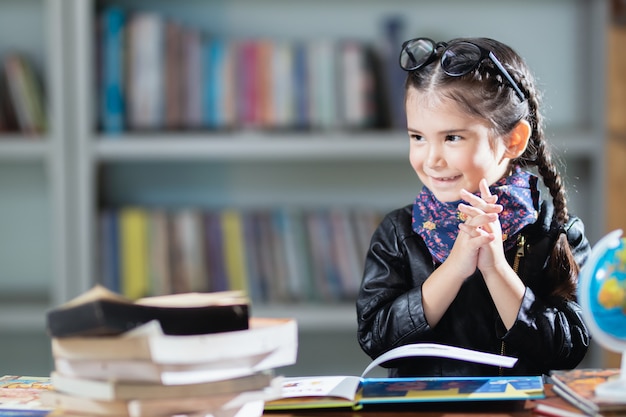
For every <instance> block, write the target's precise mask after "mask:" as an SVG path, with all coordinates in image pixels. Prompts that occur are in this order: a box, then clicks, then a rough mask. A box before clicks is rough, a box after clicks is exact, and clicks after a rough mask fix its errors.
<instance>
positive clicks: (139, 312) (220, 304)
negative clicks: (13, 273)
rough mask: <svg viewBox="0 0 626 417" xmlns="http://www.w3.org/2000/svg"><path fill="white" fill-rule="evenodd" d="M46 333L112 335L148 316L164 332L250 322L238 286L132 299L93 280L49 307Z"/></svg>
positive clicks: (222, 329)
mask: <svg viewBox="0 0 626 417" xmlns="http://www.w3.org/2000/svg"><path fill="white" fill-rule="evenodd" d="M46 318H47V328H48V333H49V334H50V336H51V337H53V338H62V337H76V336H112V335H119V334H121V333H124V332H126V331H128V330H131V329H134V328H136V327H138V326H140V325H142V324H145V323H147V322H149V321H152V320H156V321H158V322H159V324H160V326H161V329H162V331H163V333H165V334H168V335H194V334H208V333H217V332H227V331H234V330H244V329H247V328H248V319H249V300H248V299H247V298H246V297H244V296H243V295H242V294H241V293H240V292H236V291H224V292H214V293H184V294H173V295H165V296H155V297H146V298H141V299H139V300H136V301H132V300H130V299H128V298H126V297H124V296H122V295H120V294H117V293H114V292H112V291H109V290H107V289H106V288H104V287H102V286H99V285H97V286H95V287H94V288H92V289H91V290H90V291H88V292H86V293H85V294H83V295H81V296H79V297H77V298H75V299H74V300H71V301H69V302H68V303H66V304H64V305H61V306H60V307H57V308H55V309H53V310H50V311H49V312H48V313H47V315H46Z"/></svg>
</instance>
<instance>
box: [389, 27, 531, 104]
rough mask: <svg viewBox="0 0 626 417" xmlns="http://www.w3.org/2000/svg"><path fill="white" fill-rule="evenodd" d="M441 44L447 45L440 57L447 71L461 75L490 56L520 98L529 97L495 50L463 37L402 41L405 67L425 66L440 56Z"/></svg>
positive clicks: (409, 68)
mask: <svg viewBox="0 0 626 417" xmlns="http://www.w3.org/2000/svg"><path fill="white" fill-rule="evenodd" d="M440 48H444V49H443V52H442V53H441V59H440V64H441V69H442V70H443V72H444V73H446V74H447V75H449V76H451V77H461V76H463V75H465V74H468V73H470V72H471V71H473V70H474V69H476V67H477V66H478V65H479V64H480V63H481V62H483V61H484V60H485V59H487V58H489V59H490V60H491V62H493V64H494V65H495V66H496V68H497V69H498V71H500V74H502V76H503V77H504V78H506V80H507V81H508V82H509V84H510V85H511V87H513V89H514V90H515V93H516V94H517V96H518V97H519V98H520V100H522V101H524V100H525V97H524V93H522V90H521V89H520V88H519V86H518V85H517V83H516V82H515V80H514V79H513V77H511V74H509V72H508V71H507V70H506V68H504V66H503V65H502V63H501V62H500V61H499V60H498V58H496V56H495V55H494V54H493V52H491V51H489V50H487V49H485V48H483V47H481V46H478V45H476V44H474V43H471V42H468V41H459V42H455V43H453V44H452V45H448V44H447V43H445V42H439V43H435V41H433V40H432V39H429V38H415V39H411V40H408V41H406V42H404V43H403V44H402V50H401V52H400V66H401V67H402V69H403V70H405V71H415V70H417V69H420V68H423V67H425V66H426V65H428V64H430V63H431V62H433V61H434V60H435V59H436V58H437V51H438V50H439V49H440Z"/></svg>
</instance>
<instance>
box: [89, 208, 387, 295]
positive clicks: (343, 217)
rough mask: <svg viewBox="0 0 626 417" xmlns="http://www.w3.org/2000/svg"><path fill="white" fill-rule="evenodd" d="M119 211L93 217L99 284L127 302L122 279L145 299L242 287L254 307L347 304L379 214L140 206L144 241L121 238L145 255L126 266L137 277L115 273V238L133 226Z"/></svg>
mask: <svg viewBox="0 0 626 417" xmlns="http://www.w3.org/2000/svg"><path fill="white" fill-rule="evenodd" d="M123 213H127V214H128V210H124V209H121V210H120V209H105V210H103V211H102V212H101V213H100V215H99V219H100V229H99V232H100V242H101V243H100V253H101V265H100V275H101V281H100V282H102V283H105V282H106V283H107V285H111V288H118V289H119V291H120V292H121V293H122V294H124V295H125V296H127V297H129V298H133V297H132V296H131V295H130V294H128V293H127V292H126V291H125V290H124V287H125V285H123V281H124V280H125V278H124V277H125V276H127V277H132V278H133V279H134V280H135V281H138V280H137V279H136V278H137V277H138V276H142V277H143V278H142V280H141V281H142V282H143V284H141V288H144V290H141V291H145V289H146V288H147V289H148V290H149V291H150V294H146V295H143V296H144V297H145V296H147V295H152V296H154V295H160V294H163V293H168V292H181V291H185V290H189V291H202V290H203V289H208V290H210V291H226V290H234V289H242V288H243V289H244V290H245V291H246V294H248V295H249V297H250V299H251V300H252V302H254V303H258V304H261V303H292V302H300V301H307V302H311V301H314V302H315V301H317V302H343V301H353V300H354V298H355V297H356V293H357V290H358V288H359V280H360V277H361V276H362V268H363V265H362V261H361V259H362V258H363V257H364V256H365V254H366V252H367V249H368V247H369V240H370V238H371V235H372V233H373V232H374V230H375V228H376V226H377V224H378V222H379V220H380V217H381V214H382V212H381V211H378V210H375V209H369V210H368V209H362V208H359V209H353V208H349V207H336V208H327V209H303V208H299V207H289V208H275V209H265V208H259V209H236V208H228V209H205V210H203V209H200V208H193V207H188V208H180V209H177V210H165V209H158V208H156V209H154V208H151V209H144V210H140V211H137V213H143V214H142V216H143V217H145V225H144V226H142V227H141V228H140V229H141V230H143V231H142V232H140V233H141V234H143V237H141V238H140V237H137V236H135V238H134V239H125V240H126V242H127V243H128V242H129V241H130V240H135V241H137V242H143V243H139V244H138V246H139V247H140V248H141V249H140V250H141V252H142V253H143V254H144V255H142V256H134V257H132V260H133V262H134V265H135V266H134V267H133V268H132V269H133V270H136V271H140V272H137V273H132V274H131V273H126V274H122V269H127V267H124V266H123V264H124V263H125V262H124V258H125V257H120V256H119V255H120V254H121V253H122V252H125V251H122V249H123V248H124V247H126V246H129V245H127V243H123V241H122V240H123V237H124V236H126V237H129V235H133V233H131V232H130V231H129V230H123V228H128V227H132V225H131V224H129V223H131V222H128V221H122V217H123ZM137 234H138V233H134V235H137ZM146 253H147V255H146ZM140 262H141V263H143V266H138V265H137V263H140ZM146 277H147V278H146ZM146 280H147V281H148V282H147V283H146ZM141 291H140V292H141ZM133 293H134V294H135V295H136V294H138V292H137V291H135V290H133Z"/></svg>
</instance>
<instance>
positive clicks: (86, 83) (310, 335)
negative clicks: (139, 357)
mask: <svg viewBox="0 0 626 417" xmlns="http://www.w3.org/2000/svg"><path fill="white" fill-rule="evenodd" d="M108 4H119V5H121V6H122V7H128V8H136V9H142V10H154V11H157V12H159V13H163V14H164V15H165V16H171V17H176V18H178V19H180V20H182V21H183V22H188V23H189V24H190V25H192V26H194V27H199V28H202V29H204V30H206V31H207V32H208V33H217V34H220V35H224V36H226V37H257V36H268V37H273V38H279V39H315V38H324V37H330V38H331V39H341V38H358V39H363V40H365V41H369V42H372V43H376V42H378V41H379V40H380V39H381V37H382V19H385V18H389V17H394V16H400V17H402V18H403V19H404V22H405V30H404V32H405V33H406V36H405V37H406V38H409V37H412V36H420V35H424V36H430V37H432V38H434V39H436V40H447V39H450V38H453V37H457V36H490V37H494V38H496V39H500V40H502V41H504V42H506V43H508V44H509V45H511V46H513V47H514V48H516V49H517V50H518V51H519V52H520V54H521V55H522V56H524V57H525V58H526V59H527V61H528V63H529V64H530V66H531V68H533V69H534V71H535V73H536V75H537V77H538V80H539V86H540V87H541V88H542V90H544V92H545V104H546V106H545V111H546V116H547V122H548V134H549V135H550V136H551V137H552V139H553V140H552V144H553V147H554V149H555V151H556V152H555V154H556V155H557V156H558V157H560V158H562V159H563V161H564V162H565V165H564V168H565V173H566V181H567V183H568V185H569V189H570V200H571V202H572V207H571V209H572V211H573V212H575V213H576V214H578V215H580V216H581V217H582V218H583V219H584V220H585V223H586V225H587V231H588V235H589V237H590V239H591V240H592V242H594V241H595V240H597V239H598V238H599V237H600V236H601V235H602V234H603V232H604V223H603V219H602V216H601V215H599V213H603V212H604V207H603V201H604V198H603V195H604V180H603V176H604V161H603V159H604V155H603V152H604V146H603V143H604V140H605V131H604V122H603V121H604V98H605V97H604V91H603V89H604V87H603V82H604V62H605V59H604V58H605V57H604V55H603V54H604V52H603V46H604V44H605V42H604V36H605V27H606V24H607V14H608V13H607V4H606V2H602V1H594V0H572V1H565V0H559V1H553V2H542V1H539V0H532V1H528V2H523V3H521V2H517V1H514V0H505V1H498V0H477V1H473V2H471V4H470V2H458V1H454V0H446V1H441V2H428V1H417V2H416V1H413V0H389V1H385V2H380V1H378V0H364V1H361V2H359V3H358V4H356V3H354V2H351V1H347V0H342V1H334V2H320V1H314V0H305V1H299V2H286V1H284V0H261V1H258V0H229V1H223V0H183V1H171V0H132V1H131V0H129V1H121V0H3V1H2V2H1V3H0V35H3V36H0V39H17V38H22V37H21V36H16V34H20V35H22V34H24V35H25V36H26V35H27V36H26V37H27V38H29V39H30V41H24V42H26V44H25V48H26V50H28V51H29V52H32V53H33V54H34V55H35V56H36V57H37V58H38V60H39V61H40V63H41V65H42V67H43V68H44V73H45V78H46V79H45V85H46V90H47V96H48V98H49V100H50V106H49V108H50V111H51V113H50V121H51V123H50V125H51V130H50V132H49V133H48V134H47V135H46V137H45V138H43V140H42V141H40V142H32V143H31V142H26V141H23V140H22V139H21V138H15V137H6V138H5V137H2V138H1V139H0V193H2V194H3V195H6V194H7V192H9V193H8V195H9V196H11V195H13V196H14V197H15V198H12V197H8V199H9V200H17V196H18V195H19V194H20V193H22V192H24V193H26V194H27V195H29V196H30V199H29V200H28V202H26V201H25V202H24V204H27V203H28V204H27V205H28V207H29V210H33V211H35V212H36V213H37V216H38V219H40V220H37V222H35V221H33V219H30V218H25V219H16V220H15V222H14V221H13V219H11V218H10V217H8V216H7V215H4V214H3V211H2V210H3V207H4V205H3V204H2V203H0V235H1V236H0V248H2V249H3V253H0V261H1V262H0V264H5V263H6V262H7V260H8V261H10V262H8V264H7V265H10V266H11V267H10V268H9V269H11V268H12V269H17V267H13V266H14V265H20V264H23V268H25V269H24V271H23V275H22V276H20V275H18V274H17V273H16V274H13V271H11V275H4V274H2V272H1V271H0V289H1V290H2V291H5V290H6V291H8V293H11V292H19V290H20V289H21V288H26V287H25V286H26V285H27V283H28V285H30V282H31V278H30V277H27V275H33V278H32V282H33V285H32V286H33V288H34V289H35V290H34V292H35V293H37V294H42V296H41V297H39V299H37V300H35V302H34V303H31V301H30V300H26V299H22V300H19V299H16V301H15V302H12V303H8V304H5V301H4V299H3V301H2V304H1V305H0V329H1V330H2V331H4V330H12V331H13V330H16V329H20V330H21V329H23V328H33V329H39V330H42V329H43V314H44V312H45V309H46V308H48V307H49V306H50V305H53V304H58V303H60V302H62V301H65V300H67V299H69V298H72V297H74V296H76V295H78V294H79V293H81V292H83V291H85V290H86V289H88V288H89V287H90V286H91V285H92V284H93V283H94V279H95V278H94V277H95V276H96V272H97V269H96V256H95V254H96V233H95V223H96V218H97V214H98V211H99V209H100V208H101V207H100V204H101V203H102V202H104V203H106V204H117V205H122V204H128V203H136V202H138V203H141V201H142V199H143V200H145V199H148V200H149V201H151V202H154V201H162V202H165V203H167V204H170V205H191V204H197V205H207V206H210V205H212V204H214V205H216V206H220V205H232V206H241V207H251V206H254V205H260V206H267V205H290V204H293V205H301V206H307V205H320V206H328V207H332V206H335V205H345V204H353V205H361V206H368V207H378V208H389V209H391V208H394V207H398V206H401V205H404V204H408V203H410V202H411V201H412V200H413V198H414V196H415V195H416V193H417V192H418V190H419V187H420V184H419V183H418V180H417V177H416V176H415V174H414V173H413V172H412V170H411V168H410V165H409V163H408V154H407V150H408V140H407V138H406V134H405V133H403V132H387V131H371V132H347V131H331V132H280V133H271V132H256V131H249V130H245V131H244V130H242V131H234V132H228V133H221V132H217V133H216V132H193V133H186V132H173V133H165V132H158V133H154V134H152V133H149V134H148V133H142V134H138V133H128V134H122V135H119V136H117V137H115V138H111V137H109V136H106V135H103V134H101V133H100V132H98V131H97V130H96V128H95V126H96V121H95V119H94V115H95V114H96V109H95V108H94V104H95V103H96V96H95V94H96V93H95V89H94V85H95V79H94V78H95V73H96V71H95V63H94V56H95V51H94V43H95V42H94V33H95V30H94V20H95V13H96V8H97V7H99V6H102V5H108ZM16 13H17V14H16ZM11 16H13V17H15V16H17V17H18V19H17V20H18V21H19V19H22V22H23V25H19V24H18V25H17V26H16V24H15V22H12V24H11V25H9V24H8V22H9V21H10V19H12V17H11ZM24 19H26V21H24ZM14 20H15V19H14ZM24 22H25V23H24ZM4 23H6V24H4ZM442 23H444V24H442ZM517 24H519V30H513V29H512V25H517ZM22 26H23V28H28V29H22V28H21V27H22ZM33 27H35V28H42V29H41V30H42V32H41V33H39V32H37V30H39V29H37V30H35V31H34V32H33V31H32V28H33ZM537 28H549V31H548V30H547V29H546V30H537ZM3 42H4V41H2V40H0V53H1V52H3V51H4V50H6V43H3ZM6 175H8V176H9V179H10V181H9V180H7V181H4V182H3V180H2V176H6ZM12 176H16V179H15V181H14V180H13V177H12ZM5 184H9V185H5ZM11 193H12V194H11ZM16 210H17V211H19V210H21V207H20V208H18V209H13V211H12V212H11V213H10V216H13V215H14V213H15V212H16ZM18 220H19V221H18ZM8 226H11V229H9V230H10V231H11V232H12V233H19V234H20V239H21V238H22V237H24V239H25V242H26V243H24V244H23V247H24V248H26V249H22V250H21V251H19V253H18V254H17V255H19V256H15V259H11V258H12V255H11V254H12V253H15V252H12V251H14V250H15V249H14V245H15V242H17V240H16V237H13V236H12V237H7V233H6V232H5V231H4V230H5V229H4V228H5V227H8ZM9 235H10V233H9ZM22 235H23V236H22ZM29 245H30V246H31V247H28V246H29ZM35 248H36V250H37V254H36V255H34V256H31V255H27V254H26V253H25V252H26V250H27V249H29V250H34V249H35ZM5 249H6V251H5ZM20 257H22V258H20ZM31 258H35V259H32V261H33V262H32V263H28V262H24V261H21V260H20V259H28V260H30V259H31ZM29 268H30V269H29ZM5 270H6V268H5ZM32 271H34V272H32ZM29 288H30V287H29ZM18 308H20V309H21V310H20V309H18ZM254 308H255V309H254V311H255V312H257V313H258V314H262V315H268V316H285V315H289V316H293V317H296V318H298V321H299V323H300V328H301V353H300V359H299V368H298V369H297V370H294V371H293V372H296V373H307V372H309V371H311V372H319V373H325V372H332V373H341V372H346V373H358V372H359V371H360V370H361V369H362V368H363V367H364V365H365V364H366V363H367V359H366V358H365V357H364V356H360V355H362V353H361V352H360V349H359V348H358V346H357V344H356V335H355V329H356V318H355V317H354V314H355V312H354V308H353V306H352V305H333V306H328V305H280V306H276V305H274V306H271V305H269V306H255V307H254ZM9 312H10V313H11V314H8V313H9ZM16 312H19V314H16ZM16 315H19V316H20V317H21V318H22V319H21V320H19V321H15V319H14V318H13V317H15V316H16ZM5 317H6V318H5ZM9 317H11V318H9ZM329 340H332V341H333V343H332V344H331V345H329V343H328V341H329ZM324 349H327V351H324ZM333 350H336V351H340V352H341V353H342V355H341V357H340V356H337V354H335V353H333ZM3 352H4V350H3ZM318 355H322V356H325V357H335V358H337V362H338V363H332V362H329V363H328V364H327V366H328V367H329V368H328V369H323V368H321V367H320V361H316V358H317V357H318Z"/></svg>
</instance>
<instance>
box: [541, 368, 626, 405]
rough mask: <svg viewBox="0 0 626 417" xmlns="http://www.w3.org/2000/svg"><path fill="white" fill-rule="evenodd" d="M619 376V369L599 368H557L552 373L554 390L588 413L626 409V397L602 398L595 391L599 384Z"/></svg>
mask: <svg viewBox="0 0 626 417" xmlns="http://www.w3.org/2000/svg"><path fill="white" fill-rule="evenodd" d="M619 376H620V370H619V369H598V368H581V369H572V370H555V371H552V372H551V373H550V378H551V379H552V382H553V384H554V386H553V390H554V392H555V393H557V394H558V395H560V396H561V397H562V398H563V399H564V400H566V401H568V402H569V403H571V404H573V405H574V406H576V407H578V408H579V409H580V410H581V411H583V412H584V413H585V414H588V415H598V414H599V413H605V412H625V411H626V398H622V399H621V400H620V399H615V398H601V397H599V396H597V395H596V393H595V388H596V387H597V386H598V385H599V384H602V383H604V382H607V381H608V380H610V379H613V378H619Z"/></svg>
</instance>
